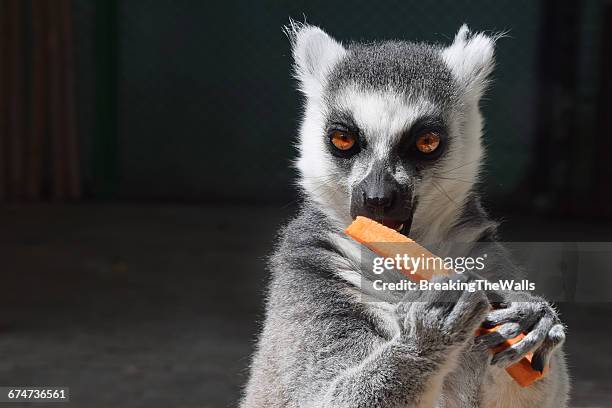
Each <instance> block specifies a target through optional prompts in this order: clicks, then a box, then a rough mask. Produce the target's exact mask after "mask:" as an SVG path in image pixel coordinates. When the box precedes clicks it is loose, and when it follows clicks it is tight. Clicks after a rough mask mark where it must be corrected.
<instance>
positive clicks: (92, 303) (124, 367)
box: [0, 205, 612, 408]
mask: <svg viewBox="0 0 612 408" xmlns="http://www.w3.org/2000/svg"><path fill="white" fill-rule="evenodd" d="M288 216H289V210H287V209H283V210H279V209H278V208H246V207H223V208H222V207H198V206H142V205H139V206H136V205H82V206H29V207H22V208H17V207H1V208H0V259H1V260H2V271H1V275H0V276H1V280H0V282H1V283H0V355H1V356H2V357H1V358H0V385H4V386H8V385H15V386H19V385H20V386H24V385H39V386H40V385H45V386H50V385H57V386H68V387H70V389H71V398H72V402H71V403H70V406H72V407H87V408H96V407H109V406H116V407H147V408H154V407H169V406H170V407H182V408H189V407H227V406H235V405H236V402H237V400H238V398H239V395H240V391H241V387H242V386H243V385H244V383H245V381H246V378H247V364H248V361H249V355H250V353H251V351H252V346H253V341H254V338H255V333H256V331H257V327H258V325H259V323H260V321H261V316H262V290H263V288H264V285H265V281H266V272H265V268H264V266H265V256H266V255H267V254H268V253H269V252H270V250H271V248H272V242H273V237H274V234H275V232H276V229H277V227H278V225H279V224H280V223H281V222H283V220H284V219H286V218H287V217H288ZM611 231H612V229H611V228H610V225H609V224H602V223H584V222H575V223H568V222H565V223H564V224H558V223H557V222H552V221H551V222H547V221H542V220H540V219H516V220H512V219H510V220H508V221H507V222H506V227H505V229H504V236H505V237H507V238H508V239H514V240H519V239H521V238H522V239H523V240H536V238H540V239H553V237H554V239H556V240H561V239H563V238H566V239H576V240H578V239H583V240H605V241H612V237H610V232H611ZM561 310H562V313H563V317H564V320H565V322H566V323H567V324H568V327H569V337H568V342H567V350H568V353H569V359H570V365H571V367H572V368H571V370H572V376H573V387H574V390H573V392H572V404H573V406H577V407H605V406H612V384H611V382H610V380H609V378H610V377H609V368H610V367H612V355H611V353H610V352H609V348H608V347H609V344H610V342H611V341H612V325H611V324H610V323H609V322H610V317H609V316H610V313H611V312H612V307H611V306H610V304H573V305H561ZM1 405H2V404H0V406H1ZM7 406H8V405H7ZM10 406H11V407H17V406H20V405H19V404H11V405H10ZM23 406H26V405H23ZM34 406H44V404H42V403H39V404H36V405H34ZM57 406H62V405H57ZM64 406H66V405H64Z"/></svg>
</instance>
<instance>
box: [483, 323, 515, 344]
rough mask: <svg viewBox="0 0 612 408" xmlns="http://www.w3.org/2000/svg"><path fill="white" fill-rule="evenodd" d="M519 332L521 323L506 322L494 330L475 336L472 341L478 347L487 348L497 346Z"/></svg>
mask: <svg viewBox="0 0 612 408" xmlns="http://www.w3.org/2000/svg"><path fill="white" fill-rule="evenodd" d="M520 332H521V325H520V324H518V323H506V324H504V325H502V326H501V327H500V328H499V329H497V330H496V331H494V332H491V333H487V334H483V335H482V336H478V337H476V340H475V341H474V343H475V345H476V347H477V348H478V349H481V350H483V349H488V348H492V347H497V346H499V345H500V344H502V343H503V342H504V341H506V340H509V339H513V338H515V337H516V336H518V335H519V333H520Z"/></svg>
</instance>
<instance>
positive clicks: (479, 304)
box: [445, 291, 490, 332]
mask: <svg viewBox="0 0 612 408" xmlns="http://www.w3.org/2000/svg"><path fill="white" fill-rule="evenodd" d="M489 307H490V305H489V301H488V300H487V297H486V296H485V294H484V293H482V292H468V291H465V292H463V293H462V294H461V297H460V298H459V300H458V301H457V303H456V304H455V305H454V308H453V309H452V311H451V312H450V313H449V314H448V315H447V316H446V319H445V322H446V323H445V324H446V325H447V326H448V327H450V328H451V330H457V329H458V328H462V330H465V331H470V332H473V331H474V330H476V328H477V327H479V326H480V325H481V323H482V320H483V319H484V317H485V315H486V313H487V310H488V309H489Z"/></svg>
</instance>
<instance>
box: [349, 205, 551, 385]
mask: <svg viewBox="0 0 612 408" xmlns="http://www.w3.org/2000/svg"><path fill="white" fill-rule="evenodd" d="M345 233H346V234H347V235H348V236H350V237H351V238H353V239H354V240H355V241H357V242H359V243H360V244H362V245H364V246H366V247H368V248H369V249H371V250H372V251H373V252H375V253H376V254H378V255H380V256H383V257H386V258H393V257H395V256H396V255H400V256H403V255H404V254H405V255H408V256H410V257H420V256H423V257H426V258H429V257H432V258H433V257H435V255H433V254H432V253H431V252H429V251H428V250H426V249H425V248H423V247H422V246H420V245H419V244H417V243H416V242H415V241H413V240H412V239H410V238H408V237H406V236H405V235H402V234H400V233H399V232H397V231H395V230H392V229H391V228H388V227H385V226H384V225H382V224H379V223H378V222H376V221H373V220H371V219H369V218H366V217H357V218H356V219H355V221H353V222H352V223H351V225H349V226H348V228H347V229H346V230H345ZM408 244H409V245H408ZM402 272H403V273H404V274H405V275H406V276H408V277H409V278H410V279H412V280H415V281H419V280H421V279H426V280H429V279H431V278H432V277H433V276H434V275H440V274H444V275H448V274H449V272H450V271H449V270H448V269H445V268H442V269H440V268H434V269H420V270H418V271H410V270H408V271H406V270H403V271H402ZM498 327H499V326H497V327H494V328H492V329H485V328H480V329H479V330H478V332H477V335H482V334H486V333H491V332H492V331H495V330H497V329H498ZM523 337H525V335H524V334H523V333H521V334H519V335H518V336H517V337H515V338H513V339H510V340H507V341H506V342H505V343H504V344H502V345H500V346H498V347H496V348H494V349H492V352H494V353H496V352H499V351H501V350H504V349H505V348H507V347H510V346H511V345H513V344H514V343H516V342H518V341H520V340H522V339H523ZM532 358H533V353H529V354H527V355H526V356H525V357H523V358H522V359H521V361H519V362H518V363H516V364H514V365H512V366H510V367H508V368H506V372H507V373H508V374H509V375H510V376H511V377H512V378H514V380H515V381H516V382H517V383H518V384H519V385H520V386H522V387H527V386H529V385H531V384H532V383H533V382H534V381H536V380H538V379H540V378H542V377H543V376H544V375H546V373H547V372H548V367H546V368H545V369H544V372H543V373H541V372H539V371H537V370H534V369H533V367H531V360H532Z"/></svg>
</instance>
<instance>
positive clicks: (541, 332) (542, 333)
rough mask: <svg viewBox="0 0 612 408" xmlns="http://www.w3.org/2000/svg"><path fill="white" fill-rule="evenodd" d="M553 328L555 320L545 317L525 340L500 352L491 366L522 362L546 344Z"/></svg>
mask: <svg viewBox="0 0 612 408" xmlns="http://www.w3.org/2000/svg"><path fill="white" fill-rule="evenodd" d="M552 326H553V320H552V319H551V318H550V317H545V318H543V319H542V320H540V321H539V322H538V323H537V324H536V325H535V326H534V328H533V329H532V330H531V331H530V332H529V333H528V334H527V335H526V336H525V337H524V338H523V340H521V341H519V342H517V343H514V344H513V345H512V346H510V347H508V348H507V349H505V350H503V351H500V352H499V353H497V354H495V355H494V356H493V359H492V360H491V364H493V365H499V366H504V367H505V366H508V365H510V364H512V363H515V362H517V361H518V360H520V359H521V358H522V357H523V356H524V355H525V354H526V353H529V352H530V351H533V349H535V348H536V347H538V346H539V345H540V344H542V343H543V342H544V339H546V335H547V334H548V332H549V331H550V329H551V328H552Z"/></svg>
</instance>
